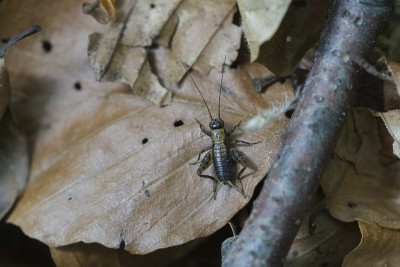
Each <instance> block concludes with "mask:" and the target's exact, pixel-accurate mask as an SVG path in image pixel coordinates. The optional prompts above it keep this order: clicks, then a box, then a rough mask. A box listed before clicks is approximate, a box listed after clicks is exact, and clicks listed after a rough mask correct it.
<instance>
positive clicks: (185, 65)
mask: <svg viewBox="0 0 400 267" xmlns="http://www.w3.org/2000/svg"><path fill="white" fill-rule="evenodd" d="M179 61H180V62H181V63H182V65H183V67H184V68H185V70H186V72H187V74H189V77H190V79H192V82H193V83H194V86H196V88H197V91H199V94H200V96H201V98H203V101H204V104H206V108H207V110H208V114H210V118H211V120H212V119H213V118H212V116H211V112H210V109H209V108H208V105H207V102H206V100H205V99H204V97H203V95H202V94H201V92H200V89H199V87H197V84H196V83H195V81H194V80H193V78H192V75H190V72H189V70H188V68H187V67H186V65H185V64H184V63H183V62H182V60H180V59H179Z"/></svg>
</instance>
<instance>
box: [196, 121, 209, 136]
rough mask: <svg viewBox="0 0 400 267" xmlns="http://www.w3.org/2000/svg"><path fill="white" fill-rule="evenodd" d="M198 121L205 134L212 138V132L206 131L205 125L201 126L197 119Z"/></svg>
mask: <svg viewBox="0 0 400 267" xmlns="http://www.w3.org/2000/svg"><path fill="white" fill-rule="evenodd" d="M195 120H196V121H197V123H198V124H200V130H201V131H202V132H203V133H205V134H206V135H208V136H211V132H210V131H209V130H207V129H206V127H204V125H203V124H201V122H199V121H198V120H197V119H195Z"/></svg>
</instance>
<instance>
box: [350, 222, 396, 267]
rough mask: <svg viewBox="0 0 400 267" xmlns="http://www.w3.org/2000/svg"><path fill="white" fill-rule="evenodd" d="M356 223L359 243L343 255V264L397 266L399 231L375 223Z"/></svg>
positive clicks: (351, 265)
mask: <svg viewBox="0 0 400 267" xmlns="http://www.w3.org/2000/svg"><path fill="white" fill-rule="evenodd" d="M358 224H359V226H360V230H361V234H362V239H361V243H360V244H359V245H358V247H357V248H356V249H354V250H353V251H352V252H351V253H350V254H348V255H347V256H346V257H345V259H344V262H343V266H344V267H353V266H399V265H400V254H399V251H400V231H398V230H397V231H396V230H391V229H387V228H382V227H380V226H379V225H376V224H375V223H364V222H358Z"/></svg>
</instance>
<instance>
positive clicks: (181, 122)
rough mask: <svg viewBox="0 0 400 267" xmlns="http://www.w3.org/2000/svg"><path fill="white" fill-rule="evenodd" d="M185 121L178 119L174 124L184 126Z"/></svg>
mask: <svg viewBox="0 0 400 267" xmlns="http://www.w3.org/2000/svg"><path fill="white" fill-rule="evenodd" d="M183 124H184V123H183V121H181V120H178V121H175V122H174V126H175V127H179V126H182V125H183Z"/></svg>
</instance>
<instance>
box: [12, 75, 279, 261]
mask: <svg viewBox="0 0 400 267" xmlns="http://www.w3.org/2000/svg"><path fill="white" fill-rule="evenodd" d="M194 77H195V79H197V80H198V78H199V77H198V76H196V75H194ZM199 84H203V82H201V81H200V82H199ZM184 86H185V83H184ZM214 88H215V87H214ZM216 88H218V87H216ZM186 90H188V89H186ZM190 90H191V91H192V92H193V91H194V89H193V87H192V86H191V88H190ZM207 93H208V92H207V91H206V92H205V97H206V99H210V97H209V94H207ZM192 95H193V94H192ZM217 95H218V90H214V92H213V95H212V99H217ZM192 97H193V96H192ZM198 101H199V99H198V97H197V101H196V102H193V101H189V100H185V99H183V98H181V99H180V98H175V99H174V101H173V103H172V104H171V105H170V106H168V107H165V108H160V107H157V106H154V105H152V104H150V103H149V102H147V101H144V100H140V99H138V98H137V97H134V96H129V95H125V94H112V95H109V96H106V97H98V98H93V99H90V101H88V102H87V103H85V105H82V106H80V107H76V109H75V110H74V111H71V112H70V114H68V116H65V117H64V122H63V124H60V125H54V126H53V128H52V131H49V132H48V133H47V134H43V136H42V138H41V140H38V144H37V146H39V147H41V148H42V149H41V150H40V151H37V153H35V154H34V158H33V162H32V177H31V182H30V183H29V185H28V186H27V188H26V192H25V194H24V195H23V197H22V198H21V200H20V201H19V203H18V204H17V206H16V208H15V210H14V211H13V213H12V214H11V216H10V218H9V221H10V222H13V223H14V224H17V225H19V226H20V227H21V228H22V229H23V230H24V232H25V233H27V234H28V235H31V236H34V237H35V238H37V239H39V240H42V241H43V242H45V243H46V244H49V245H50V246H61V245H66V244H70V243H75V242H79V241H83V242H88V243H90V242H98V243H101V244H104V245H105V246H107V247H113V248H118V247H119V246H120V243H121V242H125V244H126V249H127V250H128V251H130V252H132V253H138V254H144V253H149V252H151V251H153V250H155V249H159V248H163V247H168V246H172V245H178V244H182V243H184V242H187V241H189V240H192V239H194V238H196V237H201V236H206V235H209V234H211V233H213V232H214V231H216V230H217V229H219V228H221V227H222V226H223V225H225V224H226V223H227V221H228V220H229V219H230V218H231V217H232V216H233V215H234V214H235V213H236V212H237V211H238V210H239V209H240V208H242V207H243V206H244V205H245V204H246V203H247V201H248V200H249V199H244V198H243V197H242V196H241V195H240V194H239V193H238V192H236V191H234V190H233V189H231V188H228V187H227V186H225V187H223V188H222V189H221V190H220V192H219V193H218V198H217V200H216V201H214V200H213V199H212V187H213V185H212V182H211V181H208V180H204V179H200V178H199V177H197V175H196V168H195V167H193V166H189V164H188V162H190V161H194V160H195V158H196V157H197V153H198V152H199V151H200V150H201V148H204V147H206V146H207V145H208V144H209V143H210V140H209V139H208V137H205V136H204V135H203V134H202V133H201V131H200V130H199V128H198V125H197V124H196V123H195V122H194V118H195V117H197V118H198V119H199V120H200V121H202V122H203V123H204V124H206V123H207V121H208V118H207V113H206V110H205V108H204V106H203V105H202V103H201V102H198ZM213 103H215V101H209V104H210V106H211V109H212V111H214V112H215V106H214V105H213ZM222 103H223V105H222V108H221V113H222V117H223V119H224V120H225V121H226V122H227V124H228V125H229V124H230V126H233V124H235V123H237V122H238V121H239V120H246V118H248V116H250V114H251V113H252V110H253V109H254V107H253V106H252V103H251V101H249V100H246V99H238V98H237V97H235V96H234V95H229V96H224V98H223V101H222ZM161 114H162V115H161ZM176 121H182V122H183V123H184V126H181V127H174V123H175V122H176ZM284 125H285V123H280V122H277V123H275V124H272V125H271V126H270V127H268V128H267V129H265V130H264V131H263V132H258V133H256V134H252V135H249V136H246V137H245V139H247V140H249V141H258V140H263V143H262V144H260V145H257V146H253V147H251V148H243V149H241V150H243V151H244V152H246V155H247V156H248V158H250V159H251V162H252V165H253V166H257V167H258V169H257V171H255V172H254V173H253V174H252V175H249V177H248V178H246V179H244V180H243V185H244V188H245V191H246V193H247V194H249V195H251V192H252V191H253V190H254V187H255V185H256V184H257V182H258V181H260V180H261V179H262V178H263V177H264V175H265V174H266V172H267V170H268V167H269V163H270V162H271V160H272V156H273V152H274V151H275V150H276V148H277V145H278V140H277V139H275V140H272V141H271V142H270V143H265V141H266V139H267V136H269V135H271V134H270V132H271V131H272V132H275V131H277V129H281V127H284ZM278 131H279V130H278ZM145 138H146V139H147V140H148V142H147V143H146V144H145V145H143V144H142V139H145ZM60 140H63V142H62V143H60ZM48 151H52V152H53V153H46V152H48ZM54 151H59V153H58V154H56V155H54ZM266 151H268V152H267V154H265V152H266ZM255 155H257V157H254V156H255ZM99 196H100V197H99ZM210 214H212V216H210ZM50 222H51V223H50Z"/></svg>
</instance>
